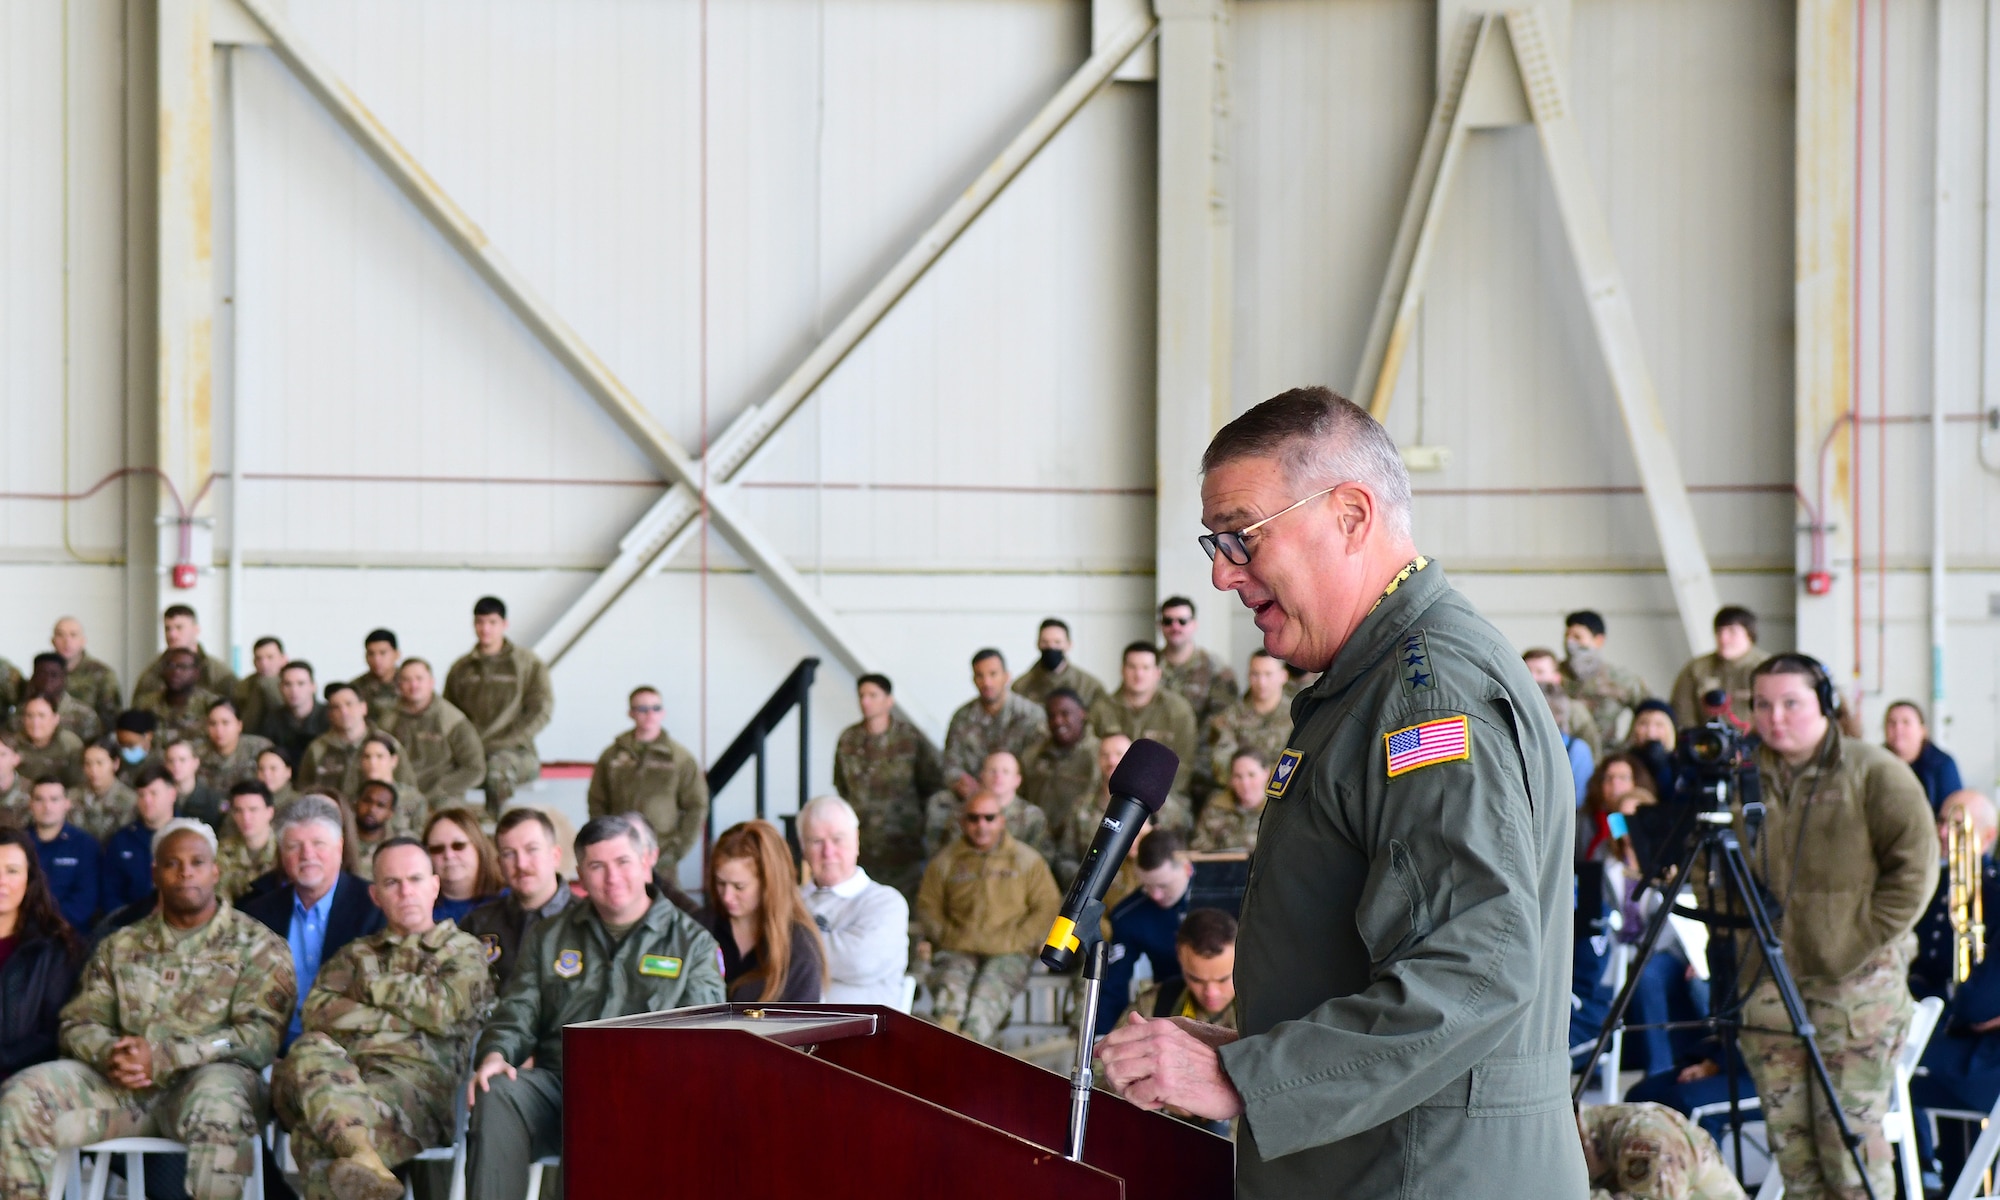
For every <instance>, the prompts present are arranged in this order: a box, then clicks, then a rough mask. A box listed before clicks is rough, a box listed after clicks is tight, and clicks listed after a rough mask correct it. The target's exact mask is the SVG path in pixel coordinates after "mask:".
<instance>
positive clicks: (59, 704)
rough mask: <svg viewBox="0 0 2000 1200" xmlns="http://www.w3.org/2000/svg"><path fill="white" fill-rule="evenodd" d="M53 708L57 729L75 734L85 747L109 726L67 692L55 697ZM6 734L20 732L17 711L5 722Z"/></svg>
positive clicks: (19, 718) (23, 698) (19, 719)
mask: <svg viewBox="0 0 2000 1200" xmlns="http://www.w3.org/2000/svg"><path fill="white" fill-rule="evenodd" d="M21 699H22V700H23V701H24V702H25V701H26V700H27V699H28V697H27V694H26V693H25V692H24V693H23V694H22V696H21ZM55 707H56V725H57V727H58V728H61V729H66V730H68V731H69V732H71V733H73V734H75V735H76V737H77V740H78V741H80V742H82V743H83V744H84V745H86V746H88V745H89V744H90V743H92V742H94V741H96V740H97V739H98V738H100V737H103V736H104V731H105V730H106V729H107V728H109V726H107V725H105V724H104V721H103V720H102V718H100V717H99V716H98V715H97V713H96V711H95V710H93V709H92V708H91V707H90V706H89V705H88V704H85V703H83V702H82V701H81V700H78V699H77V698H76V697H75V696H73V695H71V694H70V693H69V692H67V691H65V692H62V693H59V694H58V695H57V696H56V706H55ZM7 732H9V733H20V732H21V714H20V712H19V711H18V710H17V711H16V712H15V713H14V716H13V718H12V719H11V720H9V721H8V722H7Z"/></svg>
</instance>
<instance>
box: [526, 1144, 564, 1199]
mask: <svg viewBox="0 0 2000 1200" xmlns="http://www.w3.org/2000/svg"><path fill="white" fill-rule="evenodd" d="M561 1165H562V1155H560V1154H549V1155H545V1156H543V1157H541V1158H538V1159H536V1160H535V1161H534V1162H533V1163H531V1164H530V1165H529V1167H528V1200H542V1172H543V1171H545V1170H547V1169H548V1168H550V1167H559V1166H561Z"/></svg>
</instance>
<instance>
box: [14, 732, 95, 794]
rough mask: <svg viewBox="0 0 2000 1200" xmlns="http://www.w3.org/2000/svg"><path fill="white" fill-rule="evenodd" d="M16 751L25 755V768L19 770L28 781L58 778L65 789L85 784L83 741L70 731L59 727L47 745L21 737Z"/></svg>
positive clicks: (15, 743)
mask: <svg viewBox="0 0 2000 1200" xmlns="http://www.w3.org/2000/svg"><path fill="white" fill-rule="evenodd" d="M14 749H15V751H16V752H18V753H19V754H20V756H21V765H20V766H19V767H18V768H16V769H17V770H18V771H19V772H20V773H21V776H22V778H24V779H40V778H41V777H42V776H44V775H55V776H58V777H59V778H61V779H62V781H63V786H64V787H75V786H77V785H78V784H80V783H82V782H83V742H82V741H81V740H80V739H79V738H78V737H77V736H76V735H75V734H73V733H71V732H70V731H69V730H67V729H63V728H61V727H58V728H57V729H56V732H55V736H54V737H52V738H50V739H49V744H48V745H46V746H35V745H30V744H29V742H28V739H27V738H25V737H22V738H17V739H16V740H15V741H14Z"/></svg>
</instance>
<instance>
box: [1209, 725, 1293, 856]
mask: <svg viewBox="0 0 2000 1200" xmlns="http://www.w3.org/2000/svg"><path fill="white" fill-rule="evenodd" d="M1273 760H1275V756H1273ZM1270 778H1271V761H1267V760H1266V759H1265V758H1264V756H1263V755H1262V754H1260V753H1258V752H1257V751H1256V750H1255V749H1251V748H1247V747H1246V748H1245V749H1242V750H1238V751H1237V752H1236V757H1235V758H1233V759H1231V760H1230V763H1229V790H1228V791H1226V792H1217V793H1216V794H1215V795H1214V796H1212V797H1210V799H1209V801H1208V804H1207V805H1205V806H1204V807H1203V808H1202V810H1201V816H1200V817H1198V818H1196V819H1195V825H1194V842H1193V843H1192V845H1193V848H1194V849H1195V850H1196V851H1198V852H1201V853H1215V852H1218V851H1223V850H1243V851H1250V850H1255V849H1256V848H1257V827H1258V826H1259V825H1261V824H1262V823H1263V821H1264V799H1265V797H1264V788H1265V785H1266V784H1267V783H1268V782H1269V780H1270Z"/></svg>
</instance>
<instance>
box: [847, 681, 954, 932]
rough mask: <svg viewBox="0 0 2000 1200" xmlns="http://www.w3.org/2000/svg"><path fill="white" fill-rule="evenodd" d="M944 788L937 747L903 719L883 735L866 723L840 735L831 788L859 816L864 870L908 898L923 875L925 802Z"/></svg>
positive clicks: (895, 720)
mask: <svg viewBox="0 0 2000 1200" xmlns="http://www.w3.org/2000/svg"><path fill="white" fill-rule="evenodd" d="M942 786H944V772H943V769H942V767H941V766H940V764H939V760H938V752H937V747H935V746H933V745H931V740H930V739H929V738H927V737H925V736H924V732H923V730H921V729H918V728H917V727H916V726H915V725H912V724H910V722H909V721H907V720H905V719H904V718H903V717H901V716H900V715H896V714H893V713H892V714H891V715H890V717H889V728H887V729H885V730H883V731H882V735H881V736H880V737H876V736H874V735H872V734H870V733H869V732H868V725H867V723H866V722H864V721H857V722H855V723H854V724H852V725H849V726H848V727H847V728H846V729H843V730H841V731H840V741H839V742H837V743H836V744H835V745H834V749H833V790H834V791H836V792H838V793H840V798H841V799H843V800H845V801H847V802H848V804H850V805H852V806H853V808H854V812H855V815H856V816H858V817H860V818H861V869H862V870H864V871H867V872H868V876H869V878H871V879H874V880H877V881H879V882H881V883H886V884H888V885H889V886H890V887H892V888H895V889H896V890H897V891H899V892H901V893H903V897H904V898H905V899H908V898H909V897H911V896H914V895H916V892H917V882H918V881H919V880H920V879H921V878H922V877H923V873H924V816H925V809H924V804H925V798H926V797H928V796H930V795H931V794H932V793H933V792H935V791H937V790H938V789H939V788H941V787H942Z"/></svg>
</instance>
